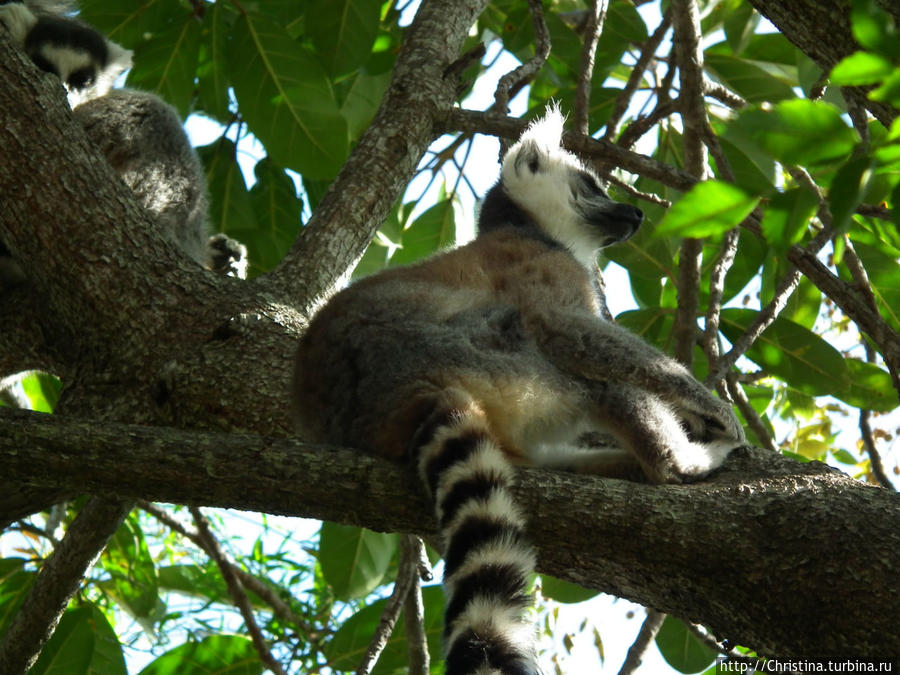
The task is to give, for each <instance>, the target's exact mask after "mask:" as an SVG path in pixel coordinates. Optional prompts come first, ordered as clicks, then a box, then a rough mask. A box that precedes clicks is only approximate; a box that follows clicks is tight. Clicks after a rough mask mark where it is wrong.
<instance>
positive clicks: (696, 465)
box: [666, 439, 744, 483]
mask: <svg viewBox="0 0 900 675" xmlns="http://www.w3.org/2000/svg"><path fill="white" fill-rule="evenodd" d="M743 444H744V443H743V440H742V441H740V442H738V441H737V440H735V439H719V440H715V441H710V442H708V443H689V444H687V445H686V446H685V447H682V448H679V449H678V454H677V455H676V457H675V463H674V465H673V467H672V473H673V475H674V476H676V477H677V480H668V481H666V482H669V483H690V482H692V481H696V480H702V479H703V478H705V477H706V476H707V475H708V474H709V473H710V472H711V471H714V470H715V469H717V468H719V467H720V466H722V464H724V463H725V460H726V459H728V455H729V454H731V451H732V450H735V449H736V448H739V447H740V446H742V445H743Z"/></svg>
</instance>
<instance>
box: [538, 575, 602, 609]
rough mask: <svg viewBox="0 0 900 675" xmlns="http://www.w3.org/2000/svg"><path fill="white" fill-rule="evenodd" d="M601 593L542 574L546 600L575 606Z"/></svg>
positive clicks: (542, 591)
mask: <svg viewBox="0 0 900 675" xmlns="http://www.w3.org/2000/svg"><path fill="white" fill-rule="evenodd" d="M598 593H599V591H595V590H591V589H589V588H584V587H583V586H579V585H578V584H573V583H572V582H571V581H566V580H565V579H557V578H556V577H552V576H550V575H549V574H541V595H543V596H544V597H545V598H550V599H552V600H556V602H563V603H568V604H574V603H576V602H584V601H585V600H589V599H591V598H593V597H594V596H596V595H597V594H598Z"/></svg>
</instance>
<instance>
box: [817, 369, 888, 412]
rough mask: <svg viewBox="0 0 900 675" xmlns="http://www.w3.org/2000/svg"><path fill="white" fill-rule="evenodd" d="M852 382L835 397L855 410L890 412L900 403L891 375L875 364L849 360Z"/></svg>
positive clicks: (836, 393)
mask: <svg viewBox="0 0 900 675" xmlns="http://www.w3.org/2000/svg"><path fill="white" fill-rule="evenodd" d="M845 363H846V364H847V370H848V371H849V373H850V382H849V386H847V387H846V388H845V389H844V390H842V391H836V392H834V394H833V395H834V397H835V398H837V399H839V400H841V401H843V402H844V403H847V404H848V405H852V406H853V407H854V408H863V409H867V410H875V411H877V412H890V411H891V410H894V409H895V408H896V407H897V405H898V403H900V401H898V400H897V392H896V391H895V390H894V386H893V384H892V382H891V376H890V374H889V373H888V372H887V371H886V370H883V369H881V368H879V367H878V366H876V365H875V364H873V363H866V362H864V361H860V360H859V359H847V360H846V361H845Z"/></svg>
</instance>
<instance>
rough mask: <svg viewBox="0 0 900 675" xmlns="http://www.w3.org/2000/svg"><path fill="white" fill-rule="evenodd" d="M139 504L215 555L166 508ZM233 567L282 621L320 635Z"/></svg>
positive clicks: (257, 582)
mask: <svg viewBox="0 0 900 675" xmlns="http://www.w3.org/2000/svg"><path fill="white" fill-rule="evenodd" d="M138 506H139V507H140V508H141V509H143V510H144V511H146V512H147V513H149V514H150V515H151V516H153V517H154V518H156V519H157V520H158V521H160V522H161V523H163V524H164V525H165V526H166V527H168V528H169V529H170V530H173V531H175V532H177V533H178V534H180V535H181V536H183V537H185V538H187V539H190V540H191V541H192V542H194V544H196V545H197V546H198V547H199V548H200V549H201V550H202V551H204V552H205V553H206V554H207V555H209V557H210V558H212V557H213V554H212V553H211V552H210V550H208V549H207V546H208V544H207V542H206V540H205V539H204V538H203V537H201V536H200V534H199V532H197V531H196V530H192V529H188V528H187V527H185V526H184V525H183V524H182V523H180V522H179V521H178V520H176V519H175V518H173V517H172V516H171V515H170V514H169V513H168V512H167V511H166V510H165V509H162V508H160V507H159V506H157V505H156V504H153V503H152V502H148V501H146V500H143V499H142V500H139V501H138ZM228 564H229V565H231V568H232V569H233V570H234V573H235V574H237V576H238V578H239V579H240V581H241V583H242V584H243V585H244V587H245V588H247V589H248V590H250V591H253V592H254V593H255V594H256V595H258V596H259V597H260V598H262V599H263V601H264V602H265V603H266V604H267V605H269V606H270V607H271V608H272V611H273V612H274V613H275V615H276V616H278V617H279V618H280V619H281V620H282V621H285V622H286V623H291V624H294V625H295V626H297V627H298V628H300V630H302V631H303V633H304V634H305V635H307V636H308V637H309V638H310V639H313V640H314V639H316V638H317V637H318V635H319V632H320V631H318V630H317V629H315V628H314V627H312V626H310V625H309V624H308V623H306V622H305V621H304V620H303V619H301V618H300V617H299V616H298V615H297V614H296V613H295V612H294V610H292V609H291V607H290V605H288V604H287V603H286V602H285V601H284V600H282V599H281V598H280V597H278V594H276V593H275V592H274V591H273V590H272V589H271V588H269V587H268V586H266V585H265V584H264V583H263V582H262V581H260V580H259V579H257V578H256V577H255V576H253V575H252V574H250V573H249V572H247V571H246V570H243V569H241V568H240V567H238V566H237V565H235V564H233V563H231V562H229V563H228Z"/></svg>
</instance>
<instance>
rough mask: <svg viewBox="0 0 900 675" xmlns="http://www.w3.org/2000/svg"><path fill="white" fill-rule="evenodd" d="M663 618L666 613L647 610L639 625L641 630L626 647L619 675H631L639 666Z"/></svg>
mask: <svg viewBox="0 0 900 675" xmlns="http://www.w3.org/2000/svg"><path fill="white" fill-rule="evenodd" d="M665 619H666V615H665V614H663V613H662V612H657V611H656V610H655V609H648V610H647V618H646V619H644V623H643V624H642V625H641V630H640V631H638V635H637V637H636V638H635V640H634V643H633V644H632V645H631V647H629V648H628V654H627V655H626V656H625V662H624V663H623V664H622V667H621V668H620V669H619V675H631V673H633V672H634V671H636V670H637V669H638V668H639V667H640V665H641V662H642V661H643V660H644V654H646V653H647V649H649V648H650V643H652V642H653V640H654V638H655V637H656V634H657V633H658V632H659V629H660V628H661V627H662V624H663V621H665Z"/></svg>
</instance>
